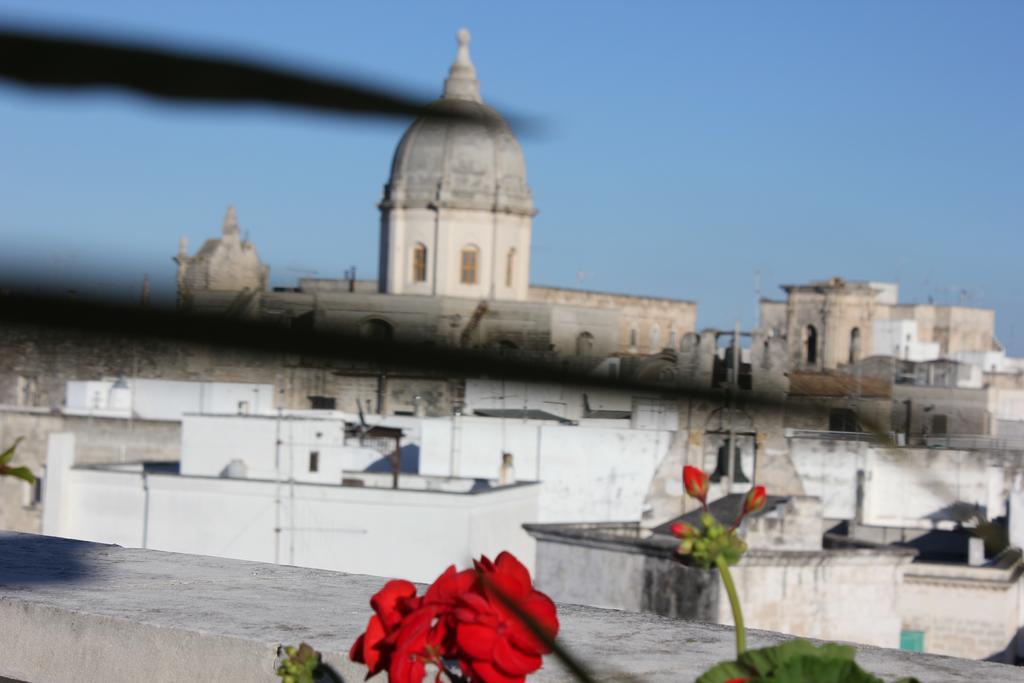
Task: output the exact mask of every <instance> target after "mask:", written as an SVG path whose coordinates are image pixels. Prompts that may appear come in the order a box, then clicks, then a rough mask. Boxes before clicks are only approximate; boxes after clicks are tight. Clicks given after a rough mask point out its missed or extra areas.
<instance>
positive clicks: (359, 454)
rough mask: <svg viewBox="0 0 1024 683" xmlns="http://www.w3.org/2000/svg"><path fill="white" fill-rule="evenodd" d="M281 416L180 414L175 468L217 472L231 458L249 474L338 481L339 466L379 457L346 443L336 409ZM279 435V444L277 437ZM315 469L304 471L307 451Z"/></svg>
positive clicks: (360, 465) (356, 466)
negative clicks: (314, 455) (178, 463)
mask: <svg viewBox="0 0 1024 683" xmlns="http://www.w3.org/2000/svg"><path fill="white" fill-rule="evenodd" d="M308 412H309V411H305V413H299V414H296V413H294V412H293V413H284V414H282V415H281V416H277V415H273V416H254V415H249V416H243V415H186V416H185V417H184V418H183V420H182V424H181V473H182V474H184V475H190V476H203V477H218V476H222V474H223V472H224V470H225V468H227V466H228V464H229V463H231V461H233V460H241V461H242V462H244V463H245V466H246V470H247V476H248V477H249V478H251V479H277V478H284V479H288V478H289V476H291V477H292V478H294V479H295V480H297V481H304V482H317V483H323V484H340V483H341V479H342V474H343V472H345V471H352V472H361V471H363V470H364V469H366V467H368V466H369V465H370V464H371V463H374V462H376V461H378V460H380V459H381V458H382V457H384V456H382V455H381V453H380V452H378V451H377V450H375V449H373V448H369V447H360V446H358V445H347V444H346V439H345V420H344V418H343V417H341V416H339V415H336V414H333V413H331V414H328V415H325V416H324V417H314V416H310V415H309V414H308ZM279 439H280V441H281V445H280V448H278V446H277V442H278V440H279ZM312 453H317V454H318V458H317V459H318V469H317V471H316V472H313V471H310V464H311V454H312Z"/></svg>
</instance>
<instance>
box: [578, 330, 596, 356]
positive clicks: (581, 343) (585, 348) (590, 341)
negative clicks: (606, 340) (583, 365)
mask: <svg viewBox="0 0 1024 683" xmlns="http://www.w3.org/2000/svg"><path fill="white" fill-rule="evenodd" d="M593 352H594V335H592V334H590V333H589V332H580V334H579V336H578V337H576V355H577V356H589V355H591V354H593Z"/></svg>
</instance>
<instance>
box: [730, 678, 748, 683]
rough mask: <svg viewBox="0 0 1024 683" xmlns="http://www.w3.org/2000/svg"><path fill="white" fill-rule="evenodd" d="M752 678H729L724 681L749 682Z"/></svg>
mask: <svg viewBox="0 0 1024 683" xmlns="http://www.w3.org/2000/svg"><path fill="white" fill-rule="evenodd" d="M752 680H754V679H753V678H730V679H729V680H727V681H726V682H725V683H749V682H750V681H752Z"/></svg>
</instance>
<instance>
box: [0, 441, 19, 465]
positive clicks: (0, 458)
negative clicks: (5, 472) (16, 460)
mask: <svg viewBox="0 0 1024 683" xmlns="http://www.w3.org/2000/svg"><path fill="white" fill-rule="evenodd" d="M23 438H24V437H21V436H19V437H18V438H17V439H15V440H14V443H12V444H11V447H10V448H8V449H7V450H6V451H4V452H3V453H0V465H5V464H7V462H8V461H9V460H10V459H11V458H12V457H14V449H15V448H17V447H18V444H19V443H21V440H22V439H23Z"/></svg>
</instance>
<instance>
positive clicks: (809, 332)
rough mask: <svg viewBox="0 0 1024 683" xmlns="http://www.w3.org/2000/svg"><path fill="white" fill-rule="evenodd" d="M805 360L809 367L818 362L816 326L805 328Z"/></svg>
mask: <svg viewBox="0 0 1024 683" xmlns="http://www.w3.org/2000/svg"><path fill="white" fill-rule="evenodd" d="M804 359H805V360H806V361H807V364H808V365H814V364H815V363H817V362H818V330H816V329H814V325H808V326H807V327H805V328H804Z"/></svg>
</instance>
